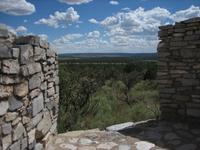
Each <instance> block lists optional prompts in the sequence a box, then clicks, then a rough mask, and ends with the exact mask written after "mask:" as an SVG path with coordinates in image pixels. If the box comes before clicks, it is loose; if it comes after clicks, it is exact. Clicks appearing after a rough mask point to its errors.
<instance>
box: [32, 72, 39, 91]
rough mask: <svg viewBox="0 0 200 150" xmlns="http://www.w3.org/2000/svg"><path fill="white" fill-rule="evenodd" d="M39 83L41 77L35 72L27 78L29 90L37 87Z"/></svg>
mask: <svg viewBox="0 0 200 150" xmlns="http://www.w3.org/2000/svg"><path fill="white" fill-rule="evenodd" d="M40 85H41V78H40V75H39V74H35V75H33V76H32V77H31V78H30V79H29V90H33V89H35V88H39V87H40Z"/></svg>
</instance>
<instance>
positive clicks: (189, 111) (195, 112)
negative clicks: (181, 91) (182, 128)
mask: <svg viewBox="0 0 200 150" xmlns="http://www.w3.org/2000/svg"><path fill="white" fill-rule="evenodd" d="M187 114H188V115H189V116H192V117H200V109H195V108H193V109H192V108H190V109H187Z"/></svg>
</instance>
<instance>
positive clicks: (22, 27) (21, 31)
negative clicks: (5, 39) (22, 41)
mask: <svg viewBox="0 0 200 150" xmlns="http://www.w3.org/2000/svg"><path fill="white" fill-rule="evenodd" d="M27 31H28V30H27V28H26V27H24V26H18V27H17V28H16V32H17V33H19V34H24V33H27Z"/></svg>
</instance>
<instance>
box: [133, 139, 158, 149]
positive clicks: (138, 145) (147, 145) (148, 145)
mask: <svg viewBox="0 0 200 150" xmlns="http://www.w3.org/2000/svg"><path fill="white" fill-rule="evenodd" d="M135 144H136V149H137V150H150V149H151V148H153V147H155V144H153V143H149V142H146V141H141V142H136V143H135Z"/></svg>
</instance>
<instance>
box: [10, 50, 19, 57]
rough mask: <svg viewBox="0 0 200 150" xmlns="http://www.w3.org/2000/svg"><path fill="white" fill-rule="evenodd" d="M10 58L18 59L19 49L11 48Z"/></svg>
mask: <svg viewBox="0 0 200 150" xmlns="http://www.w3.org/2000/svg"><path fill="white" fill-rule="evenodd" d="M12 56H13V57H14V58H18V57H19V48H12Z"/></svg>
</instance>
